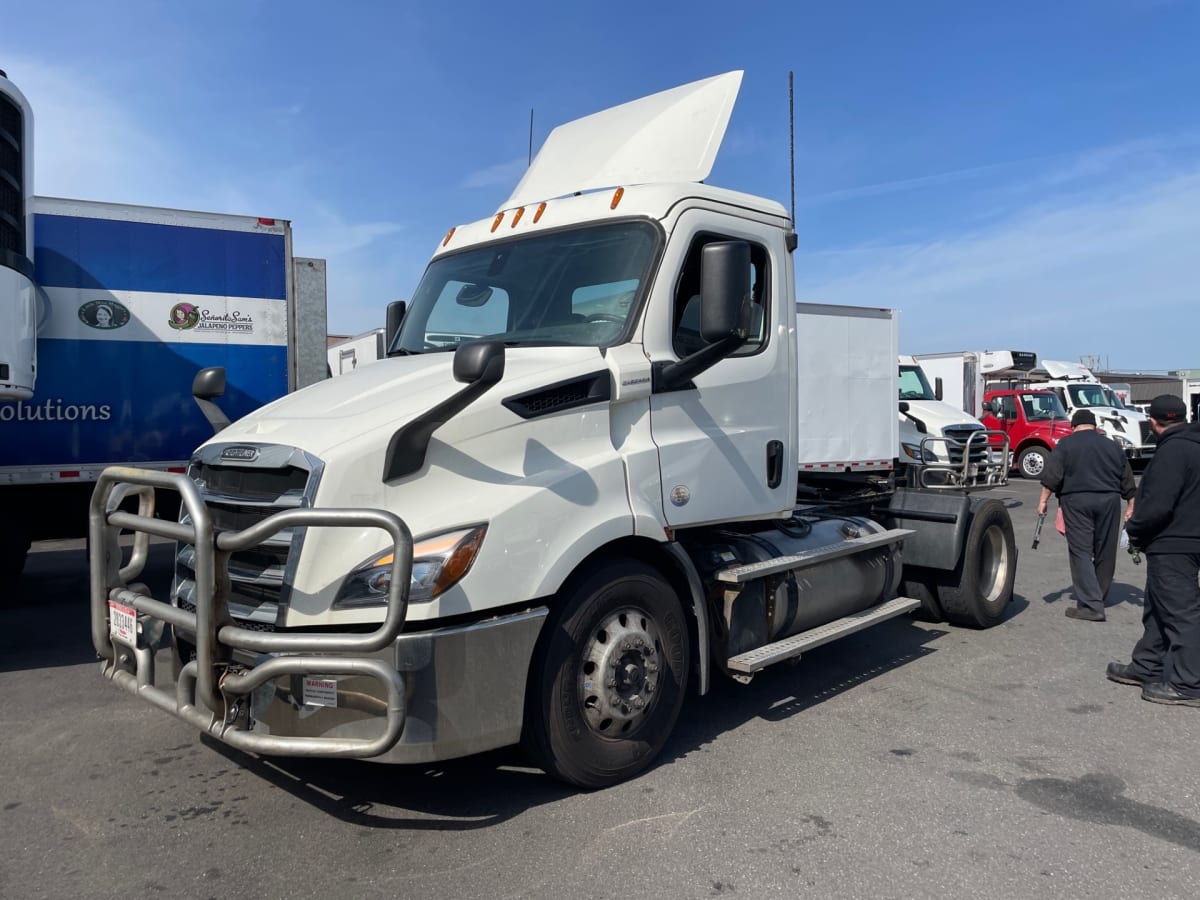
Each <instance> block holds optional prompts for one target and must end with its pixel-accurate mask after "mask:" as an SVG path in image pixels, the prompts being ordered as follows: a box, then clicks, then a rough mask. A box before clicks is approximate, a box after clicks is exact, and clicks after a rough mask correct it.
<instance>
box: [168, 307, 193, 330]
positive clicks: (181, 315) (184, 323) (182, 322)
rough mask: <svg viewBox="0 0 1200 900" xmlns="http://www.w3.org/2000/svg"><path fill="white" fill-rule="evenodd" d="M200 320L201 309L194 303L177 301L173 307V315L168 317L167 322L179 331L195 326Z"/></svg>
mask: <svg viewBox="0 0 1200 900" xmlns="http://www.w3.org/2000/svg"><path fill="white" fill-rule="evenodd" d="M199 321H200V310H198V309H196V306H195V304H192V303H176V304H175V305H174V306H172V307H171V315H170V316H169V317H168V318H167V324H168V325H170V326H171V327H172V328H174V329H176V330H179V331H185V330H187V329H189V328H195V327H196V323H197V322H199Z"/></svg>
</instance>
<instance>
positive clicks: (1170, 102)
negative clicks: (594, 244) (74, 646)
mask: <svg viewBox="0 0 1200 900" xmlns="http://www.w3.org/2000/svg"><path fill="white" fill-rule="evenodd" d="M772 6H779V7H780V8H779V9H778V10H777V11H773V12H772V11H770V10H771V7H772ZM1197 47H1200V3H1198V2H1193V0H1177V2H1171V0H1087V2H1056V3H1044V2H1042V3H1032V2H1008V3H1004V4H983V3H963V2H932V0H931V2H910V3H895V2H884V0H878V2H870V3H868V2H845V3H824V4H817V3H793V4H788V5H787V6H786V7H785V6H783V5H782V4H762V5H761V6H746V5H744V4H729V3H724V4H720V3H711V2H701V0H695V2H689V3H660V4H651V3H646V2H640V3H627V2H619V0H618V2H610V3H607V4H603V5H602V6H601V5H599V4H595V5H588V6H584V5H581V4H571V3H562V2H554V3H545V2H540V0H539V2H526V3H515V4H494V3H478V2H475V0H471V2H466V3H458V4H453V3H450V4H443V3H438V4H433V3H420V2H411V0H410V2H406V3H391V4H385V3H365V2H347V3H344V4H341V5H337V6H335V5H331V4H328V3H312V2H292V3H287V4H285V3H280V2H240V3H231V2H222V0H216V2H210V3H208V4H204V5H201V4H167V3H143V2H117V3H108V4H97V3H94V2H86V3H83V2H75V0H59V2H56V3H53V4H48V3H47V4H36V5H35V4H23V5H21V6H18V7H17V8H15V9H10V10H7V11H6V16H5V27H4V29H3V31H2V32H0V69H5V70H7V71H8V74H9V77H10V78H11V79H12V80H13V81H14V82H15V83H16V84H17V85H18V86H20V87H21V88H22V90H23V91H24V92H25V94H26V95H27V97H28V98H29V100H30V102H31V103H32V104H33V107H34V115H35V119H36V128H37V131H36V135H35V161H36V167H37V168H36V171H35V190H36V191H37V193H39V194H47V195H52V196H68V197H83V198H88V199H97V200H113V201H123V202H130V203H143V204H150V205H163V206H177V207H187V208H194V209H204V210H214V211H221V212H235V213H245V214H250V215H272V216H277V217H281V218H287V219H291V220H292V222H293V227H294V234H295V244H296V251H297V253H299V254H302V255H309V256H320V257H325V258H326V259H328V260H329V289H330V296H329V325H330V330H332V331H339V332H343V333H353V332H359V331H363V330H366V329H368V328H371V327H374V326H375V325H377V324H382V320H383V307H384V305H385V304H386V302H387V301H388V300H392V299H397V298H404V297H407V296H409V295H410V294H411V292H412V289H413V287H414V286H415V284H416V282H417V281H418V279H419V278H420V275H421V272H422V270H423V269H424V266H425V262H426V260H427V259H428V257H429V255H430V253H431V252H432V250H433V248H434V246H435V245H436V243H437V241H439V240H440V239H441V237H442V236H443V235H444V234H445V232H446V230H447V228H449V227H450V226H451V225H455V224H460V223H463V222H467V221H471V220H474V219H478V218H482V217H485V216H488V215H490V214H491V213H492V212H493V211H494V210H495V209H496V207H497V206H499V204H500V203H502V202H503V201H504V200H505V198H506V197H507V196H508V194H509V192H510V190H511V188H512V187H513V186H514V185H515V183H516V181H517V180H518V179H519V177H520V174H521V171H522V169H523V168H524V166H525V163H526V158H527V153H528V144H529V115H530V109H531V108H532V109H533V110H534V147H535V150H536V147H537V146H538V144H540V142H541V141H542V140H543V139H544V138H545V136H546V134H547V133H548V132H549V130H550V128H552V127H553V125H555V124H558V123H560V122H563V121H567V120H569V119H573V118H576V117H578V116H581V115H586V114H588V113H591V112H595V111H597V110H599V109H603V108H605V107H607V106H611V105H613V104H615V103H621V102H624V101H626V100H631V99H634V98H636V97H638V96H642V95H644V94H648V93H652V92H654V91H658V90H663V89H665V88H668V87H673V86H675V85H677V84H681V83H684V82H687V81H691V80H694V79H697V78H702V77H707V76H709V75H714V74H717V73H719V72H724V71H728V70H730V69H738V68H740V69H745V71H746V76H745V80H744V82H743V86H742V92H741V95H740V98H739V101H738V105H737V107H736V108H735V110H734V113H733V118H732V120H731V122H730V127H729V132H728V134H727V136H726V140H725V144H724V146H723V148H722V150H721V153H720V155H719V156H718V158H717V163H716V167H715V169H714V171H713V175H712V177H711V178H710V179H709V181H710V183H713V184H719V185H721V186H724V187H730V188H734V189H737V190H742V191H748V192H751V193H757V194H763V195H765V196H768V197H772V198H775V199H778V200H780V201H782V202H784V203H785V204H787V203H788V202H789V196H788V195H789V183H788V177H789V176H788V161H787V142H788V128H787V73H788V71H789V70H792V71H794V72H795V77H796V89H795V108H796V164H797V165H796V188H795V190H796V203H797V230H798V232H799V235H800V248H799V249H798V250H797V255H796V271H797V291H798V296H799V297H800V299H804V300H808V301H812V302H827V303H849V304H854V305H869V306H891V307H895V308H898V309H900V310H901V322H902V331H901V347H902V349H903V350H904V351H906V352H913V353H924V352H938V351H943V350H961V349H978V350H982V349H996V348H1010V349H1027V350H1034V351H1036V352H1037V353H1038V354H1039V355H1040V356H1041V357H1043V358H1049V359H1071V360H1074V359H1078V358H1079V357H1080V356H1082V355H1093V356H1099V357H1100V358H1101V359H1102V360H1105V361H1107V362H1108V363H1110V364H1111V366H1112V367H1114V368H1125V369H1132V370H1139V371H1152V370H1162V369H1168V368H1180V367H1190V368H1200V342H1197V340H1196V337H1195V336H1196V334H1197V332H1200V99H1198V98H1200V52H1198V51H1197Z"/></svg>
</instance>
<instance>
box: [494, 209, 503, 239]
mask: <svg viewBox="0 0 1200 900" xmlns="http://www.w3.org/2000/svg"><path fill="white" fill-rule="evenodd" d="M503 221H504V213H502V212H498V213H496V218H495V219H494V220H493V221H492V233H493V234H495V233H496V229H497V228H499V227H500V223H501V222H503Z"/></svg>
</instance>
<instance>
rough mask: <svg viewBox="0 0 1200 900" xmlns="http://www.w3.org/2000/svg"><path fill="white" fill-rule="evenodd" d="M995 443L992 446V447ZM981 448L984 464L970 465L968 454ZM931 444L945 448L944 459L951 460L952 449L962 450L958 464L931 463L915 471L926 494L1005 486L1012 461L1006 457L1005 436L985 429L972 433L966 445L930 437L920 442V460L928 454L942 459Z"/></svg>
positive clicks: (947, 438)
mask: <svg viewBox="0 0 1200 900" xmlns="http://www.w3.org/2000/svg"><path fill="white" fill-rule="evenodd" d="M993 440H995V443H993ZM981 443H982V444H983V446H984V451H985V453H986V454H987V455H986V458H985V462H983V463H973V462H971V451H972V450H973V449H976V448H977V447H978V445H979V444H981ZM931 444H941V445H943V446H944V448H945V454H944V455H945V457H946V458H947V459H950V458H951V457H952V454H951V452H950V450H951V448H955V449H957V448H959V447H961V448H962V462H961V463H943V462H933V463H925V464H924V465H922V466H921V467H920V468H919V469H918V471H919V472H920V475H919V476H918V478H919V481H920V486H921V487H923V488H927V489H929V490H961V489H963V488H985V487H999V486H1001V485H1005V484H1008V470H1009V467H1010V462H1011V458H1010V456H1009V440H1008V433H1007V432H1004V431H997V430H991V429H985V430H982V431H973V432H971V434H970V435H969V436H968V437H967V439H966V441H962V440H959V439H958V438H951V437H936V436H933V435H929V436H927V437H925V438H922V439H921V458H922V459H925V457H926V453H927V452H928V453H929V454H931V455H934V456H941V455H942V454H940V453H938V452H937V451H936V450H935V449H934V448H933V447H930V446H929V445H931Z"/></svg>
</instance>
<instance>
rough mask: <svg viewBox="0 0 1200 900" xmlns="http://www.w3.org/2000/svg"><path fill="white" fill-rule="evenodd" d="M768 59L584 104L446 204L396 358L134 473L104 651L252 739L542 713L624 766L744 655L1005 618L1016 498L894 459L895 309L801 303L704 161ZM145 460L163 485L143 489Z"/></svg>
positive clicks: (310, 740) (102, 564) (789, 245)
mask: <svg viewBox="0 0 1200 900" xmlns="http://www.w3.org/2000/svg"><path fill="white" fill-rule="evenodd" d="M740 83H741V73H740V72H732V73H728V74H725V75H721V76H717V77H714V78H711V79H706V80H704V81H699V82H695V83H693V84H688V85H684V86H682V87H679V88H675V89H673V90H669V91H665V92H663V93H660V94H655V95H652V96H649V97H646V98H643V99H642V100H638V101H634V102H631V103H628V104H624V105H622V106H618V107H614V108H613V109H610V110H607V111H605V112H602V113H598V114H596V115H593V116H588V117H586V118H583V119H579V120H577V121H575V122H572V123H569V124H567V125H564V126H560V127H559V128H557V129H555V130H554V131H553V132H552V133H551V135H550V136H549V138H548V139H547V141H546V143H545V145H544V146H543V148H542V150H541V151H540V152H539V154H538V155H537V157H536V159H535V160H534V162H533V164H532V166H531V167H530V168H529V169H528V170H527V172H526V174H525V176H524V177H523V178H522V180H521V182H520V184H519V185H518V186H517V188H516V190H515V191H514V193H513V194H512V196H511V197H510V198H509V199H508V201H507V202H506V203H505V204H504V205H503V207H502V208H501V209H499V210H497V211H496V212H495V213H494V214H492V215H489V216H488V217H487V218H485V219H483V220H480V221H477V222H473V223H470V224H467V225H462V226H458V227H456V228H452V229H451V230H450V231H449V232H448V233H447V234H446V236H445V238H444V239H443V240H442V241H441V243H440V245H439V246H438V248H437V250H436V252H435V254H434V257H433V259H432V261H431V262H430V264H429V266H428V268H427V269H426V272H425V274H424V276H423V278H422V279H421V282H420V284H419V286H418V287H417V290H416V292H415V294H414V295H413V298H412V301H411V304H410V305H409V307H408V311H407V315H406V316H405V317H404V320H403V324H402V326H401V328H400V329H399V331H398V333H397V334H396V335H395V336H394V337H393V339H392V340H391V342H390V345H389V348H390V354H391V355H389V357H388V358H387V359H384V360H381V361H379V362H376V363H372V364H371V365H368V366H365V367H362V368H360V369H358V370H356V371H354V372H350V373H348V374H345V375H342V376H340V377H337V378H332V379H328V380H326V381H324V382H322V383H320V384H317V385H313V386H311V387H309V388H306V389H304V390H302V391H299V392H297V393H296V394H294V395H291V396H290V397H286V398H282V399H280V400H278V401H276V402H275V403H273V404H271V405H269V406H267V407H266V408H264V409H262V410H259V411H257V412H255V413H251V414H250V415H248V416H246V417H245V418H243V419H242V420H241V421H239V422H236V423H234V424H233V425H231V426H230V427H229V428H227V429H226V430H225V431H223V432H221V433H220V434H219V435H216V436H215V437H214V438H213V439H212V440H210V441H209V442H207V443H206V444H204V445H203V446H202V447H200V449H199V450H198V451H197V452H196V454H195V455H194V457H193V458H192V462H191V465H190V469H189V472H188V474H187V475H186V476H185V475H174V474H169V473H158V472H145V471H141V470H138V469H133V468H124V467H122V468H114V469H110V470H109V471H108V472H106V473H105V475H104V477H103V480H102V483H101V484H100V485H99V487H98V489H97V492H96V494H95V497H94V500H93V507H92V509H93V512H92V538H93V546H94V548H95V549H94V551H93V555H92V568H91V579H92V589H91V596H92V614H93V619H92V632H93V634H92V636H93V641H94V644H95V647H96V650H97V652H98V653H99V654H100V656H101V657H102V660H103V663H102V670H103V672H104V674H105V676H106V677H108V678H110V679H112V680H113V681H114V682H115V683H116V684H118V685H120V686H121V687H123V688H124V689H126V690H128V691H130V692H131V693H135V694H137V695H138V696H140V697H142V698H143V699H145V700H146V701H148V702H150V703H152V704H154V705H155V706H158V707H160V708H162V709H164V710H166V711H169V712H171V713H173V714H175V715H177V716H178V717H180V718H181V719H183V720H185V721H186V722H188V723H191V724H192V725H194V726H196V727H198V728H200V729H202V730H204V731H206V732H208V733H210V734H212V735H215V736H217V737H219V738H220V739H221V740H223V741H226V742H228V743H229V744H231V745H233V746H235V747H239V748H242V749H245V750H250V751H255V752H261V753H267V754H281V755H305V756H345V757H365V758H370V759H375V760H379V761H390V762H417V761H429V760H436V759H444V758H449V757H455V756H462V755H465V754H469V753H474V752H478V751H482V750H486V749H489V748H493V747H500V746H504V745H508V744H514V743H517V742H518V741H521V742H523V743H524V745H525V746H526V747H527V748H528V750H529V752H530V753H531V754H532V756H533V757H534V759H536V760H537V761H538V763H539V764H540V765H542V766H544V767H545V768H546V770H547V771H548V772H550V773H552V774H553V775H555V776H556V777H559V778H561V779H564V780H566V781H568V782H571V783H573V784H577V785H581V786H587V787H595V786H601V785H607V784H611V783H614V782H616V781H619V780H621V779H624V778H628V777H630V776H631V775H633V774H635V773H637V772H639V771H640V770H642V769H644V768H645V767H646V766H647V765H648V764H649V763H650V761H651V760H652V759H653V758H654V757H655V755H656V754H657V753H658V751H659V750H660V748H661V747H662V746H663V743H664V742H665V741H666V739H667V737H668V735H669V734H670V732H671V730H672V727H673V726H674V724H675V721H676V719H677V717H678V715H679V712H680V709H681V707H682V705H683V699H684V696H685V693H686V692H687V691H688V690H689V689H692V690H696V691H698V692H699V693H704V692H705V691H707V690H708V688H709V685H710V683H711V679H712V678H713V677H714V675H717V674H723V675H728V676H730V677H732V678H734V679H736V680H739V681H748V680H749V679H751V678H752V677H753V676H754V675H755V674H756V673H758V672H760V671H761V670H762V669H764V668H765V667H767V666H769V665H772V664H774V663H776V662H780V661H782V660H787V659H794V658H796V657H798V656H799V655H800V654H801V653H802V652H804V651H805V650H807V649H809V648H811V647H814V646H817V645H819V644H822V643H824V642H826V641H830V640H833V639H835V638H838V637H840V636H842V635H845V634H849V633H852V632H854V631H856V630H859V629H861V628H864V627H867V626H869V625H872V624H874V623H876V622H879V621H882V620H885V619H888V618H890V617H893V616H897V615H902V614H904V613H907V612H909V611H913V610H916V609H918V608H920V609H921V610H923V612H924V614H925V615H927V616H931V617H937V618H940V617H943V616H944V617H945V618H947V619H949V620H950V621H952V622H955V623H959V624H964V625H970V626H976V627H983V626H988V625H992V624H994V623H996V622H998V621H1000V619H1001V618H1002V617H1003V615H1004V614H1005V609H1006V606H1007V604H1008V602H1009V600H1010V598H1011V596H1012V590H1013V576H1014V572H1015V565H1016V547H1015V545H1014V541H1013V532H1012V523H1011V521H1010V519H1009V516H1008V513H1007V511H1006V509H1005V508H1004V506H1003V504H1002V503H1000V502H998V501H996V500H981V499H978V497H969V496H967V495H966V494H965V493H963V492H961V491H949V490H930V491H925V490H916V489H912V488H897V487H896V486H895V482H894V472H893V457H894V454H895V452H896V447H897V443H898V440H899V435H898V422H897V418H896V402H897V399H896V398H897V365H896V360H897V355H898V354H897V334H896V322H895V318H894V316H893V315H892V313H891V312H890V311H888V310H877V309H869V310H857V309H853V308H845V307H826V308H824V309H821V308H816V307H812V306H804V307H800V308H797V306H796V303H795V300H794V295H793V290H794V288H793V285H794V273H793V268H792V259H793V257H792V252H793V250H794V249H795V247H796V235H795V231H794V229H793V223H792V220H791V217H790V216H789V214H788V212H787V210H785V209H784V207H782V206H780V205H779V204H778V203H775V202H773V201H770V200H764V199H761V198H759V197H754V196H750V195H747V194H741V193H736V192H733V191H729V190H725V189H722V188H718V187H713V186H710V185H708V184H705V183H703V181H704V179H705V178H707V176H708V174H709V172H710V170H711V168H712V163H713V159H714V158H715V155H716V153H717V150H718V147H719V145H720V142H721V139H722V137H723V135H724V132H725V127H726V125H727V123H728V120H729V116H730V113H731V111H732V107H733V104H734V100H735V98H736V95H737V91H738V88H739V86H740ZM814 316H820V317H825V318H827V319H828V321H827V322H826V323H825V326H826V327H825V328H824V329H823V330H822V338H821V340H820V341H816V340H814V337H813V334H811V333H810V329H809V328H808V327H806V325H805V322H806V320H808V321H811V318H812V317H814ZM831 335H838V338H837V339H836V340H835V339H833V338H832V337H831ZM156 488H171V489H175V490H178V491H180V492H181V493H182V495H183V499H184V503H185V510H186V512H185V515H184V517H183V519H182V520H181V521H180V522H179V523H178V524H173V523H167V522H162V521H161V520H155V519H153V518H152V517H151V515H150V513H151V505H152V497H153V494H154V490H155V489H156ZM128 491H132V492H134V493H136V494H137V496H138V497H139V500H140V502H141V508H140V511H139V514H133V513H129V512H122V511H119V510H117V511H114V510H113V504H114V502H115V500H116V499H117V498H119V497H120V496H122V495H125V494H126V492H128ZM121 528H127V529H131V530H133V531H134V532H136V534H137V542H136V545H135V549H134V557H133V559H131V560H130V561H129V562H128V563H127V564H126V565H125V566H124V568H121V567H120V563H121V560H120V559H118V557H117V552H116V546H115V544H116V533H117V532H118V531H119V530H120V529H121ZM151 533H155V534H160V535H165V536H168V537H173V538H175V539H177V540H178V542H179V545H178V558H177V573H176V583H175V587H174V589H173V592H172V596H171V597H169V598H166V599H154V598H151V597H148V596H145V592H144V590H143V589H142V588H141V587H139V586H137V585H134V584H132V582H133V579H135V578H136V577H137V571H138V569H139V568H140V558H141V557H140V555H139V554H141V553H142V552H143V551H144V547H145V545H146V542H147V540H148V537H149V535H150V534H151ZM164 628H165V629H166V636H165V637H164V636H163V635H164ZM168 639H169V642H170V644H171V650H170V652H171V654H172V659H173V662H174V665H173V666H172V667H171V668H172V669H173V670H174V671H175V672H177V680H176V683H175V684H173V685H171V684H168V683H167V682H168V679H167V677H166V676H167V674H168V673H167V672H166V671H165V669H166V668H167V667H166V666H160V667H159V671H158V672H157V673H156V670H155V658H156V649H157V648H158V646H159V645H160V643H161V642H162V641H164V640H168ZM156 676H161V680H160V678H159V677H156Z"/></svg>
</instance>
